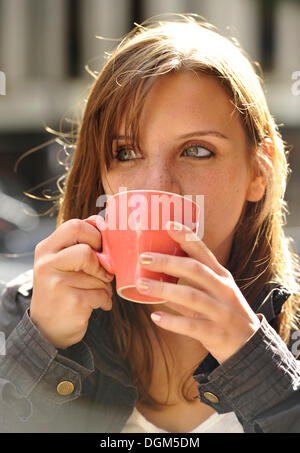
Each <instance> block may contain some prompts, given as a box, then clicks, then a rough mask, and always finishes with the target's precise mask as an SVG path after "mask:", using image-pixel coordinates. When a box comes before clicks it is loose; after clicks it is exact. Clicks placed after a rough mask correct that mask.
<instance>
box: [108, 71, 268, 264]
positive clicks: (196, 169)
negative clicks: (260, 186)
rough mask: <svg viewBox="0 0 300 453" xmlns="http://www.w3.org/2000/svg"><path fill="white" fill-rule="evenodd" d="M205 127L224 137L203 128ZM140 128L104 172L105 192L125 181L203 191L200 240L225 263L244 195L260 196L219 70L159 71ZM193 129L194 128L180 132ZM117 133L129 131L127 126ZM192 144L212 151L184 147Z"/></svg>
mask: <svg viewBox="0 0 300 453" xmlns="http://www.w3.org/2000/svg"><path fill="white" fill-rule="evenodd" d="M204 130H205V131H208V130H209V131H211V130H214V131H218V132H219V133H221V134H223V135H224V136H226V137H227V138H222V137H219V136H218V137H217V136H214V135H211V134H209V135H208V134H206V135H201V134H199V133H198V131H204ZM140 131H141V137H140V140H141V141H140V150H135V154H133V155H130V160H128V161H126V162H123V161H118V160H117V159H113V161H112V164H111V167H110V169H109V170H108V172H107V173H106V174H103V175H102V176H103V187H104V190H105V192H106V193H107V194H110V193H116V192H118V189H119V187H121V186H122V187H127V188H128V190H133V189H155V190H163V191H168V192H174V193H178V194H181V195H197V194H199V195H204V237H203V240H204V242H205V243H206V245H207V246H208V247H209V248H210V250H211V251H212V252H213V253H214V255H215V256H216V258H217V259H218V261H219V262H220V263H221V264H223V265H226V261H227V258H228V255H229V252H230V248H231V243H232V237H233V230H234V227H235V225H236V224H237V222H238V219H239V216H240V214H241V212H242V208H243V205H244V203H245V202H246V200H249V201H257V200H255V199H253V195H252V181H251V179H250V171H249V170H250V169H249V162H248V155H247V153H248V151H247V141H246V133H245V130H244V128H243V125H242V123H241V119H240V117H239V114H238V113H237V112H236V111H235V110H234V107H233V104H232V103H231V101H230V98H229V96H228V94H227V92H226V91H225V90H224V88H223V87H222V86H221V85H220V83H219V82H218V81H217V80H216V78H215V77H213V76H209V75H205V74H195V73H192V72H182V73H176V74H169V75H164V76H161V77H160V78H159V79H158V81H157V82H156V83H155V84H154V86H153V87H152V89H151V90H150V92H149V94H148V95H147V97H146V100H145V104H144V107H143V111H142V114H141V118H140ZM195 131H197V133H195V134H194V132H195ZM188 133H193V135H191V136H190V137H189V138H182V136H183V135H186V134H188ZM119 134H120V135H124V127H123V126H121V129H120V131H119ZM125 145H126V148H128V149H134V147H133V146H132V144H130V143H128V142H127V141H126V140H125V139H123V141H121V144H120V142H119V144H118V146H119V148H120V146H125ZM130 145H131V146H130ZM192 145H197V146H198V147H200V151H201V152H202V153H203V152H204V153H205V152H206V156H207V154H208V155H209V156H210V157H209V158H207V157H206V158H201V157H200V158H199V157H195V156H194V155H191V153H190V152H189V154H184V150H186V149H187V148H188V147H190V146H192ZM203 147H204V148H203ZM207 149H208V150H210V152H213V153H214V154H213V155H212V154H211V153H210V152H207V151H206V150H207ZM202 157H203V154H202ZM255 196H257V193H256V195H255ZM261 196H262V194H261Z"/></svg>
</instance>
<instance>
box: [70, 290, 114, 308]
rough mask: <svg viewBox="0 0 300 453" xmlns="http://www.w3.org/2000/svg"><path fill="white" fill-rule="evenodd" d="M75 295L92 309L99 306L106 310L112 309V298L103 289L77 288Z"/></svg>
mask: <svg viewBox="0 0 300 453" xmlns="http://www.w3.org/2000/svg"><path fill="white" fill-rule="evenodd" d="M77 297H78V298H79V299H80V300H81V301H82V303H83V304H85V305H86V306H87V307H89V308H90V309H92V310H96V309H97V308H101V309H102V310H105V311H108V310H111V309H112V298H111V296H110V295H109V294H108V293H107V291H106V290H105V289H78V290H77Z"/></svg>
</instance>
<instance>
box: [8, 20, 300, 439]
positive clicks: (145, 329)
mask: <svg viewBox="0 0 300 453" xmlns="http://www.w3.org/2000/svg"><path fill="white" fill-rule="evenodd" d="M287 173H288V166H287V161H286V153H285V147H284V144H283V141H282V139H281V136H280V133H279V131H278V128H277V126H276V124H275V122H274V119H273V118H272V116H271V114H270V112H269V110H268V107H267V104H266V100H265V97H264V94H263V90H262V87H261V83H260V78H259V76H258V75H257V74H256V72H255V69H254V66H253V64H252V63H251V62H250V61H249V59H248V58H247V56H246V55H245V54H244V53H243V51H242V50H241V49H240V48H239V47H238V46H237V45H236V43H234V42H233V41H231V40H230V39H228V38H225V37H223V36H222V35H220V34H219V33H217V31H216V30H215V29H214V28H213V27H212V26H210V25H208V24H205V23H203V22H202V21H201V20H200V19H197V18H196V17H195V16H175V18H173V19H172V20H171V19H170V20H164V19H162V20H157V21H152V22H151V21H149V22H147V23H144V24H143V25H141V26H137V27H136V28H135V29H134V30H133V31H132V32H131V33H130V34H129V35H128V36H127V37H126V38H125V39H124V40H123V41H122V42H121V44H120V45H119V46H118V47H117V49H116V50H115V51H114V52H113V53H112V54H111V55H110V57H109V59H108V61H107V63H106V64H105V66H104V68H103V69H102V71H101V72H100V73H99V75H98V76H97V78H96V80H95V83H94V85H93V87H92V89H91V92H90V95H89V98H88V100H87V104H86V107H85V112H84V115H83V119H82V122H81V124H80V127H79V129H78V136H77V137H76V151H75V153H74V156H73V159H72V163H71V166H70V170H69V172H68V174H67V177H66V180H65V185H64V190H63V193H62V195H61V198H60V203H59V214H58V226H57V229H56V231H55V232H54V233H53V234H52V235H51V236H49V237H48V238H46V239H45V240H43V241H42V242H41V243H39V244H38V246H37V247H36V252H35V261H34V269H33V283H32V277H31V275H29V276H27V277H26V276H25V277H24V276H21V278H20V279H17V281H15V282H13V283H12V284H10V285H8V287H7V289H6V291H5V292H4V294H3V296H2V304H1V313H0V314H1V318H0V319H1V330H3V331H5V333H6V335H7V342H6V355H5V356H4V355H3V356H2V359H1V365H0V376H1V377H0V395H1V398H2V403H1V410H3V411H4V413H5V415H4V422H3V424H2V430H3V431H6V430H10V431H34V432H37V431H43V430H45V431H66V432H68V431H82V432H123V433H126V432H173V433H174V432H182V433H188V432H293V431H296V432H297V431H300V405H299V364H298V362H297V360H296V358H295V357H294V355H293V354H292V353H291V352H290V351H289V349H288V346H287V344H288V343H289V340H290V336H291V331H292V329H293V328H295V326H296V320H297V312H298V306H299V287H298V267H297V261H296V258H295V256H294V254H293V253H292V251H291V250H290V247H289V243H288V241H287V239H286V238H285V236H284V233H283V226H284V224H285V213H286V205H285V202H284V201H283V200H284V192H285V186H286V177H287ZM120 187H126V188H127V189H128V190H131V189H158V190H163V191H168V192H173V193H177V194H181V195H187V194H188V195H197V194H201V195H204V200H205V226H204V237H203V240H201V241H199V240H197V241H188V242H186V241H185V232H184V231H176V230H175V231H170V232H169V234H170V235H171V236H172V238H173V239H174V240H175V241H177V242H178V243H179V244H180V246H181V247H182V248H183V250H184V251H185V252H186V253H187V255H188V256H187V257H174V256H169V255H163V254H158V253H155V254H151V256H150V257H149V254H148V256H141V257H140V260H141V264H142V265H143V266H147V267H148V268H149V269H151V270H153V271H158V272H164V273H167V274H170V275H174V276H177V277H179V279H180V280H179V282H178V284H177V285H174V284H167V283H163V282H155V281H148V282H146V281H142V282H140V286H139V290H140V291H141V292H145V293H147V294H150V295H156V296H160V297H163V298H165V299H167V300H168V301H169V302H167V303H165V304H161V305H143V304H135V303H133V302H128V301H125V300H122V299H121V298H120V297H119V296H118V295H117V294H116V291H115V281H114V276H113V275H108V274H107V273H106V272H105V270H104V269H103V268H102V267H101V266H100V264H99V262H98V260H97V257H96V255H95V253H94V251H95V250H99V249H101V233H100V231H98V230H97V229H96V228H95V227H94V226H92V225H91V224H89V223H87V222H86V221H85V219H86V218H88V217H90V216H93V215H96V214H97V212H98V210H99V208H98V207H97V206H96V204H97V203H96V202H97V198H98V197H99V195H101V194H103V193H105V194H114V193H117V192H118V191H119V188H120Z"/></svg>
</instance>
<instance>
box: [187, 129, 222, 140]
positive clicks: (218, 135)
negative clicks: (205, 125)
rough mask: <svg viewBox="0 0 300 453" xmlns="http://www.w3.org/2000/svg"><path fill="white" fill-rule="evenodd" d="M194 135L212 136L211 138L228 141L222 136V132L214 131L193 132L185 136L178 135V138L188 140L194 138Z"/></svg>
mask: <svg viewBox="0 0 300 453" xmlns="http://www.w3.org/2000/svg"><path fill="white" fill-rule="evenodd" d="M195 135H198V136H200V135H212V136H213V137H217V138H223V139H224V140H229V138H228V137H227V136H226V135H224V134H222V132H219V131H215V130H207V131H193V132H188V133H187V134H184V135H180V136H179V137H178V138H179V139H182V138H189V137H194V136H195Z"/></svg>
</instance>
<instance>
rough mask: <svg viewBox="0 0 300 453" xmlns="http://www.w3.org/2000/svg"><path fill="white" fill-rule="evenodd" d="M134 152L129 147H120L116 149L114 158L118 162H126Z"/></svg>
mask: <svg viewBox="0 0 300 453" xmlns="http://www.w3.org/2000/svg"><path fill="white" fill-rule="evenodd" d="M133 153H135V151H134V149H130V148H120V149H118V150H117V151H116V155H115V159H118V160H119V161H120V162H126V161H128V160H132V159H130V156H131V155H132V154H133Z"/></svg>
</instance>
